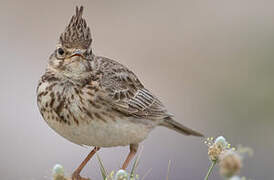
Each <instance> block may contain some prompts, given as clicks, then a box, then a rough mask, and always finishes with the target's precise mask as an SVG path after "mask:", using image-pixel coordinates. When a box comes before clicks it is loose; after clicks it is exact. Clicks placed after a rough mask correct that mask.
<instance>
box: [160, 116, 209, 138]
mask: <svg viewBox="0 0 274 180" xmlns="http://www.w3.org/2000/svg"><path fill="white" fill-rule="evenodd" d="M160 125H161V126H165V127H167V128H169V129H172V130H174V131H177V132H178V133H181V134H184V135H187V136H189V135H192V136H199V137H203V136H204V135H202V134H201V133H199V132H197V131H194V130H192V129H190V128H187V127H185V126H183V125H182V124H180V123H178V122H176V121H175V120H173V119H172V117H166V118H165V119H164V121H163V122H162V123H161V124H160Z"/></svg>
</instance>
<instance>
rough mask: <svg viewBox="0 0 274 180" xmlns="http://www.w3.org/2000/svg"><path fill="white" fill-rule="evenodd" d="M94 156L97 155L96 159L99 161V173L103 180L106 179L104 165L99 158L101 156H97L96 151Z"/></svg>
mask: <svg viewBox="0 0 274 180" xmlns="http://www.w3.org/2000/svg"><path fill="white" fill-rule="evenodd" d="M96 156H97V159H98V161H99V165H100V171H101V174H102V177H103V180H106V179H107V174H108V173H107V171H106V169H105V167H104V165H103V163H102V160H101V158H100V156H99V154H98V153H97V152H96Z"/></svg>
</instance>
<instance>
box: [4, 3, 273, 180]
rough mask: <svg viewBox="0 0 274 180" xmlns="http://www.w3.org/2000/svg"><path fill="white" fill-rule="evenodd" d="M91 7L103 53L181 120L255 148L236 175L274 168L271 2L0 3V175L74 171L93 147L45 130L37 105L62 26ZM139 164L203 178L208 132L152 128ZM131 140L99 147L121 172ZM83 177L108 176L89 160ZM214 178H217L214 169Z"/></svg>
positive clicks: (174, 179)
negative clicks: (54, 169) (60, 169)
mask: <svg viewBox="0 0 274 180" xmlns="http://www.w3.org/2000/svg"><path fill="white" fill-rule="evenodd" d="M76 5H84V7H85V10H84V17H85V18H86V19H87V22H88V24H89V26H90V27H91V29H92V35H93V47H94V52H95V54H96V55H102V56H106V57H109V58H113V59H115V60H118V61H119V62H121V63H123V64H125V65H126V66H127V67H129V68H130V69H132V70H133V71H134V72H135V73H136V74H137V75H138V76H139V78H140V79H141V80H142V82H143V83H144V84H145V85H146V86H147V87H148V89H150V90H151V91H152V92H154V94H156V95H157V96H159V97H160V99H161V100H162V101H163V102H164V103H165V105H166V106H167V108H168V109H169V110H170V112H171V113H173V114H174V115H175V116H176V118H177V120H178V121H180V122H182V123H184V124H185V125H187V126H189V127H191V128H194V129H196V130H199V131H201V132H203V133H204V134H205V135H206V136H218V135H224V136H225V137H226V138H227V139H228V140H229V141H230V142H231V143H232V145H237V144H243V145H245V146H249V147H251V148H252V149H253V150H254V152H255V154H254V156H253V157H252V158H248V159H247V160H245V161H244V167H243V169H242V171H241V175H244V176H246V177H249V178H251V179H252V180H271V179H273V177H274V172H273V166H274V162H273V158H274V153H273V152H274V140H273V136H274V131H273V129H274V121H273V118H274V95H273V91H274V84H273V76H274V60H273V58H274V51H273V48H274V33H273V32H274V20H273V19H274V11H273V7H274V1H266V0H261V1H255V0H229V1H220V0H193V1H186V0H172V1H164V0H150V1H145V0H139V1H132V0H115V1H107V0H89V1H87V0H85V1H84V0H83V1H80V0H79V1H68V0H59V1H53V0H52V1H35V0H29V1H1V6H0V24H1V28H0V40H1V41H0V48H1V55H0V59H1V66H0V82H1V90H0V97H1V102H0V119H1V120H0V141H1V146H0V161H1V165H0V174H1V179H3V180H15V179H21V180H40V179H51V168H52V167H53V166H54V164H56V163H60V164H62V165H63V166H64V167H65V169H66V172H67V173H68V174H69V173H71V172H72V171H73V170H74V169H75V168H76V167H77V166H78V165H79V164H80V162H81V161H82V160H83V159H84V157H85V156H86V155H87V154H88V153H89V149H88V148H83V147H80V146H78V145H75V144H72V143H71V142H69V141H67V140H66V139H64V138H62V137H61V136H59V135H58V134H56V133H55V132H54V131H53V130H52V129H50V128H49V127H48V126H47V124H46V123H45V122H44V120H43V119H42V117H41V115H40V113H39V111H38V108H37V105H36V92H35V91H36V86H37V82H38V80H39V78H40V76H41V75H42V74H43V73H44V70H45V67H46V65H47V60H48V57H49V55H50V53H52V51H53V50H54V49H55V45H56V42H57V39H58V37H59V35H60V33H61V32H62V31H63V30H64V29H65V26H66V25H67V24H68V21H69V19H70V18H71V16H72V15H73V13H74V12H75V6H76ZM142 145H143V152H142V155H141V163H140V166H139V168H138V170H137V173H138V174H139V175H140V177H142V175H144V174H145V173H146V172H147V171H148V169H150V168H152V171H151V173H150V174H149V175H148V177H147V178H146V179H155V180H156V179H157V180H161V179H162V180H163V179H165V177H166V174H167V166H168V161H169V160H171V171H170V176H169V177H170V179H171V180H198V179H203V177H204V176H205V174H206V171H207V169H208V166H209V163H210V162H209V160H208V157H207V146H206V145H205V144H204V143H203V140H202V139H199V138H195V137H186V136H181V135H179V134H177V133H175V132H173V131H170V130H168V129H164V128H157V129H155V130H154V131H153V132H152V133H151V134H150V136H149V138H148V139H147V140H145V141H144V142H143V143H142ZM127 153H128V147H116V148H108V149H102V150H101V151H100V152H99V154H100V156H101V158H102V161H103V162H104V164H105V166H106V168H107V169H108V170H109V171H110V170H117V169H119V167H120V166H121V165H122V162H123V161H124V159H125V157H126V155H127ZM82 175H83V176H89V177H91V178H92V179H101V177H100V172H99V168H98V162H97V160H96V158H94V159H93V160H92V161H91V162H90V163H89V164H88V165H87V166H86V168H85V169H84V171H83V173H82ZM210 179H212V180H219V179H221V177H220V176H219V174H218V171H217V170H215V171H214V172H213V175H212V176H211V178H210Z"/></svg>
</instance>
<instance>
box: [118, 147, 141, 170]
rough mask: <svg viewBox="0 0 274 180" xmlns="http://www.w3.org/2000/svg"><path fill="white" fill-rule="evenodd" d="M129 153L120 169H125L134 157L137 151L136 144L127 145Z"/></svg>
mask: <svg viewBox="0 0 274 180" xmlns="http://www.w3.org/2000/svg"><path fill="white" fill-rule="evenodd" d="M129 149H130V152H129V154H128V156H127V158H126V160H125V162H124V164H123V166H122V169H126V168H127V166H128V164H129V163H130V161H131V160H132V158H133V157H134V156H135V154H136V152H137V150H138V144H130V145H129Z"/></svg>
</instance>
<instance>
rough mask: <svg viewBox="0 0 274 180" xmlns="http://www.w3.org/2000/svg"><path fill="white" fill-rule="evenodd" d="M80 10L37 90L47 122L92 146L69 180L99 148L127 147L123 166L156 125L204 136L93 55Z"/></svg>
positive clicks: (76, 179)
mask: <svg viewBox="0 0 274 180" xmlns="http://www.w3.org/2000/svg"><path fill="white" fill-rule="evenodd" d="M83 9H84V8H83V6H80V7H78V6H76V13H75V14H74V15H73V16H72V17H71V19H70V21H69V24H68V25H67V26H66V28H65V30H64V32H62V33H61V35H60V37H59V39H58V40H57V45H56V48H55V49H54V51H53V53H52V54H51V55H50V57H49V60H48V64H47V67H46V70H45V72H44V74H43V75H42V76H41V78H40V80H39V83H38V86H37V90H36V93H37V105H38V108H39V111H40V113H41V115H42V117H43V119H44V120H45V122H46V123H47V124H48V125H49V127H51V128H52V129H53V130H54V131H56V132H57V133H58V134H59V135H61V136H63V137H64V138H66V139H67V140H69V141H71V142H73V143H75V144H78V145H81V146H89V147H94V148H93V149H92V151H91V152H90V153H89V154H88V155H87V157H86V158H85V159H84V161H83V162H82V163H81V164H80V165H79V167H78V168H76V170H75V171H74V172H73V173H72V180H86V179H85V178H82V177H81V176H80V173H81V171H82V169H83V168H84V167H85V165H86V164H87V162H88V161H89V160H90V159H91V158H92V156H93V155H94V154H95V153H96V152H97V151H99V149H100V148H107V147H116V146H129V149H130V152H129V154H128V155H127V157H126V159H125V161H124V163H123V165H122V169H126V168H127V166H128V165H129V163H130V161H131V160H132V159H133V157H134V156H135V154H136V152H137V150H138V145H139V143H141V142H142V141H143V140H145V139H146V138H147V137H148V135H149V133H150V132H151V131H152V130H153V129H155V127H157V126H164V127H167V128H169V129H171V130H174V131H177V132H179V133H180V134H183V135H193V136H200V137H202V136H203V135H202V134H201V133H199V132H197V131H194V130H192V129H190V128H188V127H186V126H184V125H182V124H181V123H179V122H177V121H175V120H174V117H173V115H172V114H170V113H169V112H168V110H167V109H166V107H165V106H164V105H163V103H162V102H161V101H160V100H159V99H158V98H157V97H156V96H155V95H154V94H153V93H152V92H151V91H150V90H148V89H147V88H146V87H145V86H144V85H143V84H142V83H141V81H140V80H139V79H138V77H137V76H136V75H135V74H134V73H133V72H132V71H131V70H130V69H128V68H127V67H126V66H124V65H122V64H120V63H119V62H117V61H115V60H112V59H110V58H106V57H102V56H96V55H95V54H94V52H93V48H92V46H91V44H92V40H93V39H92V36H91V30H90V28H89V26H88V25H87V21H86V20H85V19H84V18H83Z"/></svg>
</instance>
